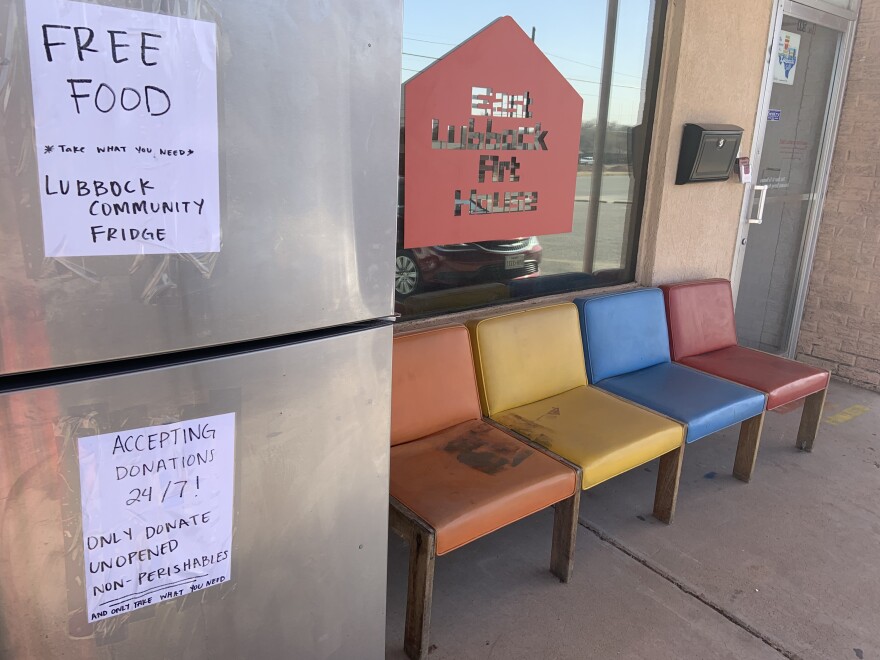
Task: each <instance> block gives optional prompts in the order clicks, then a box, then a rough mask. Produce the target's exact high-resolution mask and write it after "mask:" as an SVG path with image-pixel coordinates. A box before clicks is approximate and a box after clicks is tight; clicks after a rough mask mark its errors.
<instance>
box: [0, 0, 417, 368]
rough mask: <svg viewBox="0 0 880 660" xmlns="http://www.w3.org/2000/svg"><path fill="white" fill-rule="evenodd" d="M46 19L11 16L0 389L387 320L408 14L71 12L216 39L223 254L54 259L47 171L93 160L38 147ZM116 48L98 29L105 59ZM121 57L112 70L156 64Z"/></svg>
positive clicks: (185, 6)
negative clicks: (31, 24) (179, 26)
mask: <svg viewBox="0 0 880 660" xmlns="http://www.w3.org/2000/svg"><path fill="white" fill-rule="evenodd" d="M47 1H48V0H47ZM56 1H59V0H52V2H56ZM40 4H41V3H40V1H39V0H29V2H27V3H26V2H25V0H0V25H2V26H3V28H2V34H3V38H2V45H0V337H2V339H0V375H2V374H8V373H15V372H26V371H33V370H40V369H46V368H50V367H57V366H65V365H75V364H83V363H90V362H99V361H105V360H113V359H117V358H125V357H129V356H140V355H147V354H154V353H165V352H173V351H178V350H184V349H189V348H195V347H202V346H209V345H219V344H226V343H234V342H237V341H241V340H248V339H255V338H261V337H271V336H276V335H282V334H287V333H293V332H299V331H303V330H310V329H315V328H324V327H332V326H338V325H343V324H347V323H351V322H354V321H358V320H366V319H373V318H379V317H383V316H389V315H391V314H393V311H394V309H393V279H394V259H395V247H394V246H395V240H396V231H397V229H396V217H397V213H396V211H397V209H396V203H397V201H396V200H397V194H396V193H397V172H398V159H399V153H398V151H399V145H398V142H399V125H400V112H399V105H400V57H401V55H400V53H401V29H402V27H401V25H402V8H401V0H373V1H371V2H362V1H361V0H336V1H334V2H332V3H328V2H318V1H317V0H316V1H314V2H278V1H274V0H272V1H267V2H260V3H256V4H255V3H249V2H242V1H241V0H182V1H176V2H166V1H164V0H163V1H161V2H160V1H159V0H100V1H99V2H97V1H96V2H92V3H84V4H81V3H79V2H71V3H70V4H71V5H76V6H78V7H89V8H92V9H90V10H89V11H96V10H95V9H94V8H96V7H97V8H98V9H97V11H100V10H101V8H104V7H110V8H125V9H126V10H131V11H132V12H135V13H136V12H139V11H145V12H155V13H157V14H170V15H173V16H176V17H182V18H186V19H193V20H198V21H201V22H205V23H207V24H209V25H211V26H216V60H217V73H216V78H217V81H216V85H217V98H218V103H217V106H218V108H217V109H218V117H217V119H216V120H215V119H214V118H213V117H210V116H206V117H203V118H201V117H200V118H199V121H201V120H202V119H203V120H204V121H203V123H202V124H199V125H204V126H206V128H205V130H206V131H210V130H211V126H212V122H213V123H214V124H216V127H217V136H218V140H219V208H220V216H219V218H220V219H219V227H220V232H221V244H220V247H219V252H213V253H202V254H177V253H174V254H146V255H121V256H120V255H115V254H114V255H112V256H106V255H105V256H85V257H83V256H67V257H57V258H47V257H46V256H45V255H46V252H47V251H46V250H45V249H44V241H43V235H44V224H43V223H44V222H45V221H46V220H45V219H44V213H43V209H41V194H45V191H44V190H42V188H43V187H44V183H45V182H44V181H43V180H42V179H41V177H40V172H39V167H38V163H39V162H40V159H41V158H53V157H56V156H57V157H59V158H68V157H69V158H78V157H80V156H82V155H83V154H79V153H76V154H70V153H59V149H58V146H57V145H55V146H54V151H53V153H52V154H50V155H47V154H46V153H45V150H46V148H47V147H49V146H53V145H41V146H40V148H39V149H38V148H37V143H36V137H35V131H34V97H33V94H34V93H35V92H34V90H33V89H32V84H31V72H30V69H31V63H30V61H29V55H28V41H27V27H26V17H25V8H26V5H27V6H39V5H40ZM83 11H85V10H83ZM35 15H36V14H35ZM151 20H152V19H151ZM132 22H134V21H132ZM122 24H123V26H124V27H128V25H127V24H126V23H124V22H123V23H122ZM87 35H88V33H87V32H85V31H80V32H79V33H77V37H78V38H80V40H81V41H85V40H86V38H87ZM111 38H113V36H112V35H111ZM115 38H116V39H121V37H119V36H118V35H117V36H116V37H115ZM124 38H126V39H132V37H131V36H130V35H129V36H127V37H124ZM149 38H150V39H154V40H157V39H158V37H149ZM52 40H54V41H52ZM47 41H50V43H55V42H64V44H65V45H62V46H56V47H55V48H54V49H53V50H52V52H53V53H54V54H56V56H60V54H62V53H65V52H67V51H66V50H65V48H68V49H69V48H72V46H71V44H72V43H73V36H72V33H69V32H66V31H64V30H62V29H61V28H57V27H56V28H54V31H53V32H50V34H49V37H48V38H47ZM99 41H100V45H99ZM106 41H107V36H106V33H105V32H98V31H96V36H95V41H94V43H93V44H92V46H91V48H93V49H96V50H98V51H99V55H95V56H94V57H96V58H97V57H100V56H106V48H105V47H106V43H105V42H106ZM138 43H139V42H138ZM146 43H147V44H149V43H159V42H158V41H147V42H146ZM126 47H127V50H118V52H116V57H119V58H121V57H122V56H123V55H128V56H131V57H129V59H131V58H135V59H137V58H139V57H145V58H147V61H149V58H150V57H152V56H153V53H151V52H150V51H149V50H148V51H145V52H146V54H145V55H144V54H142V51H141V49H140V48H136V47H134V42H132V43H130V44H128V45H127V46H126ZM173 47H174V44H172V45H171V48H173ZM148 48H150V47H149V46H148ZM85 56H86V57H93V56H92V55H90V54H89V52H86V53H85ZM58 61H59V60H58V58H56V63H57V62H58ZM125 66H127V65H125ZM153 70H155V67H154V69H151V71H153ZM193 75H194V76H197V75H198V72H195V73H193ZM63 82H64V81H62V83H63ZM64 84H66V83H64ZM200 84H207V85H208V86H211V84H212V82H211V81H208V82H207V83H205V82H204V81H200ZM83 93H86V91H85V88H83ZM134 93H135V92H128V94H129V96H128V97H126V98H127V99H128V100H127V101H126V103H128V104H130V105H131V104H133V103H134V101H133V100H132V99H135V98H136V97H135V96H132V95H133V94H134ZM101 98H102V99H104V100H102V101H100V102H101V103H107V102H108V101H107V99H110V98H111V97H110V96H109V92H104V96H102V97H101ZM62 100H63V101H64V102H66V103H69V102H70V99H69V98H68V96H66V95H65V96H64V97H63V99H62ZM83 103H87V101H83ZM93 110H94V109H93ZM84 112H85V110H84ZM197 123H198V122H197ZM38 128H39V127H38ZM71 140H72V141H75V133H72V135H71ZM132 140H133V141H134V144H137V142H136V140H137V136H136V135H132ZM155 146H156V147H176V145H161V144H159V145H155ZM128 148H132V144H128ZM169 158H171V157H170V156H169ZM46 185H49V186H50V187H53V192H55V193H56V194H57V190H56V189H55V188H56V187H57V184H56V183H54V182H50V183H49V184H46ZM91 185H92V184H87V186H86V188H88V187H89V186H91ZM73 188H74V190H75V189H76V185H74V186H73ZM52 199H53V200H57V199H58V197H57V196H56V197H52ZM101 199H102V200H104V199H105V197H102V198H101ZM114 201H115V200H114ZM57 221H58V220H57V219H56V220H53V221H52V222H57Z"/></svg>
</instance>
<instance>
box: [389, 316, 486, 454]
mask: <svg viewBox="0 0 880 660" xmlns="http://www.w3.org/2000/svg"><path fill="white" fill-rule="evenodd" d="M479 418H480V400H479V396H478V394H477V383H476V380H475V378H474V362H473V357H472V356H471V344H470V338H469V337H468V332H467V329H466V328H465V327H464V326H462V325H456V326H450V327H445V328H437V329H434V330H427V331H424V332H416V333H413V334H408V335H399V336H397V337H395V338H394V352H393V360H392V366H391V444H392V445H399V444H403V443H404V442H409V441H410V440H416V439H418V438H423V437H425V436H426V435H429V434H431V433H436V432H437V431H441V430H443V429H445V428H448V427H450V426H454V425H456V424H460V423H462V422H466V421H468V420H471V419H479Z"/></svg>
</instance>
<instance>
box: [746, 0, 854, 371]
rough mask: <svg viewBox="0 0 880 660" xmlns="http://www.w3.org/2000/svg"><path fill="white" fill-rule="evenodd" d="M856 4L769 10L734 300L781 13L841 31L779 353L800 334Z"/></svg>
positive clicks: (791, 350) (790, 350)
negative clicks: (788, 319)
mask: <svg viewBox="0 0 880 660" xmlns="http://www.w3.org/2000/svg"><path fill="white" fill-rule="evenodd" d="M852 2H853V4H854V6H855V10H849V9H843V8H840V7H835V6H833V5H829V4H828V3H826V2H822V0H801V1H800V2H794V1H793V0H774V2H773V13H772V15H771V21H770V34H769V37H768V39H767V56H766V58H765V60H764V72H763V76H764V77H763V83H762V86H761V93H760V96H759V99H758V110H757V113H756V116H755V126H754V131H753V138H752V149H751V152H750V154H749V158H750V161H751V171H752V173H753V177H754V179H755V181H753V182H752V183H749V184H746V185H745V186H744V188H745V189H744V191H743V202H742V208H741V212H740V223H739V230H738V232H737V237H736V247H735V252H734V259H733V267H732V270H731V275H730V281H731V286H732V288H733V300H734V305H736V302H737V294H738V293H739V285H740V280H741V278H742V268H743V262H744V260H745V253H746V246H747V243H748V235H749V217H750V216H751V211H752V200H753V196H754V186H755V184H756V182H757V176H758V172H759V171H760V166H761V153H762V150H763V147H764V136H765V130H766V127H767V113H768V111H769V110H770V95H771V93H772V91H773V68H774V67H773V57H774V55H775V52H776V44H777V42H778V39H779V32H780V30H781V29H782V19H783V16H786V15H787V16H790V17H792V18H795V19H801V20H805V21H809V22H811V23H816V24H817V25H821V26H823V27H827V28H831V29H833V30H837V31H839V32H840V33H841V41H840V45H839V47H838V50H837V58H836V60H835V63H834V71H833V73H832V78H831V89H830V93H829V95H828V105H827V107H826V111H825V125H824V127H823V129H822V135H821V138H820V144H819V151H818V157H817V161H816V169H815V171H814V181H815V194H814V195H813V197H812V199H811V200H810V204H809V207H808V209H807V217H806V227H805V231H804V236H803V240H802V243H801V248H800V257H799V258H798V264H797V266H796V277H795V297H794V309H793V311H792V319H791V327H790V328H789V332H788V339H787V341H786V343H785V345H784V346H783V351H782V352H781V354H782V355H783V356H785V357H789V358H793V357H794V356H795V352H796V350H797V340H798V335H799V334H800V327H801V322H802V320H803V315H804V306H805V304H806V298H807V287H808V284H809V280H810V273H811V272H812V269H813V258H814V256H815V253H816V241H817V239H818V236H819V224H820V222H821V220H822V209H823V207H824V204H825V194H826V192H827V190H828V178H829V175H830V172H831V158H832V155H833V152H834V144H835V142H836V141H837V130H838V127H839V125H840V113H841V109H842V107H843V92H844V89H845V87H846V77H847V74H848V71H849V62H850V59H851V57H852V48H853V40H854V37H855V31H856V20H855V18H856V16H857V15H858V4H857V3H858V2H859V0H852Z"/></svg>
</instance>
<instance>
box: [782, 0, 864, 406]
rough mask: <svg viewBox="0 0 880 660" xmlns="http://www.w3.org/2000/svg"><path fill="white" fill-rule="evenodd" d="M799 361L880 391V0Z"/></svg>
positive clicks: (848, 122) (847, 104)
mask: <svg viewBox="0 0 880 660" xmlns="http://www.w3.org/2000/svg"><path fill="white" fill-rule="evenodd" d="M798 359H800V360H803V361H804V362H809V363H811V364H815V365H817V366H821V367H823V368H826V369H828V370H830V371H831V373H832V374H833V375H834V376H836V377H838V378H841V379H843V380H846V381H849V382H851V383H853V384H855V385H860V386H863V387H867V388H869V389H872V390H876V391H880V0H862V9H861V14H860V17H859V23H858V27H857V30H856V38H855V44H854V48H853V58H852V63H851V65H850V70H849V78H848V81H847V86H846V90H845V93H844V102H843V114H842V116H841V122H840V130H839V135H838V138H837V144H836V146H835V149H834V156H833V161H832V165H831V177H830V180H829V184H828V193H827V196H826V200H825V208H824V211H823V216H822V223H821V225H820V229H819V238H818V241H817V244H816V256H815V260H814V262H813V271H812V273H811V276H810V284H809V290H808V293H807V303H806V308H805V311H804V318H803V323H802V326H801V333H800V336H799V338H798Z"/></svg>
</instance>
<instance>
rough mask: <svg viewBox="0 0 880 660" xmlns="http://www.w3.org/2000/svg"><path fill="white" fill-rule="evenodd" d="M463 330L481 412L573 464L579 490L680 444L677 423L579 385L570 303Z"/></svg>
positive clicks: (582, 370) (575, 319)
mask: <svg viewBox="0 0 880 660" xmlns="http://www.w3.org/2000/svg"><path fill="white" fill-rule="evenodd" d="M468 329H469V331H470V333H471V339H472V341H471V344H472V346H473V350H474V362H475V366H476V373H477V385H478V387H479V390H480V405H481V408H482V412H483V414H484V415H486V416H487V417H489V418H491V419H492V420H494V421H496V422H498V423H499V424H501V425H502V426H505V427H507V428H509V429H511V430H513V431H515V432H517V433H519V434H520V435H523V436H525V437H526V438H529V439H530V440H533V441H535V442H538V443H540V444H542V445H544V446H545V447H547V448H548V449H549V450H550V451H552V452H554V453H555V454H557V455H559V456H562V457H563V458H566V459H568V460H569V461H571V462H572V463H575V464H577V465H579V466H581V468H583V483H582V487H583V488H584V489H587V488H592V487H593V486H595V485H596V484H600V483H602V482H603V481H606V480H607V479H610V478H612V477H614V476H617V475H618V474H621V473H622V472H626V471H627V470H631V469H633V468H635V467H638V466H639V465H643V464H644V463H647V462H648V461H651V460H653V459H655V458H658V457H660V456H663V455H665V454H668V453H669V452H672V451H675V450H678V449H680V448H681V446H682V443H683V441H684V432H685V429H684V427H683V426H682V425H681V424H679V423H678V422H675V421H673V420H671V419H668V418H667V417H664V416H662V415H659V414H657V413H654V412H651V411H649V410H646V409H644V408H642V407H640V406H638V405H636V404H634V403H630V402H629V401H624V400H623V399H620V398H617V397H616V396H614V395H613V394H608V393H607V392H604V391H602V390H599V389H597V388H594V387H591V386H589V385H587V373H586V367H585V364H584V357H583V348H582V346H583V344H582V340H581V331H580V320H579V316H578V311H577V308H576V307H575V306H574V305H573V304H571V303H563V304H559V305H550V306H548V307H538V308H534V309H529V310H523V311H518V312H511V313H509V314H503V315H501V316H494V317H491V318H486V319H482V320H479V321H471V322H469V323H468ZM675 481H676V487H677V474H676V475H675ZM673 499H674V498H673Z"/></svg>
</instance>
